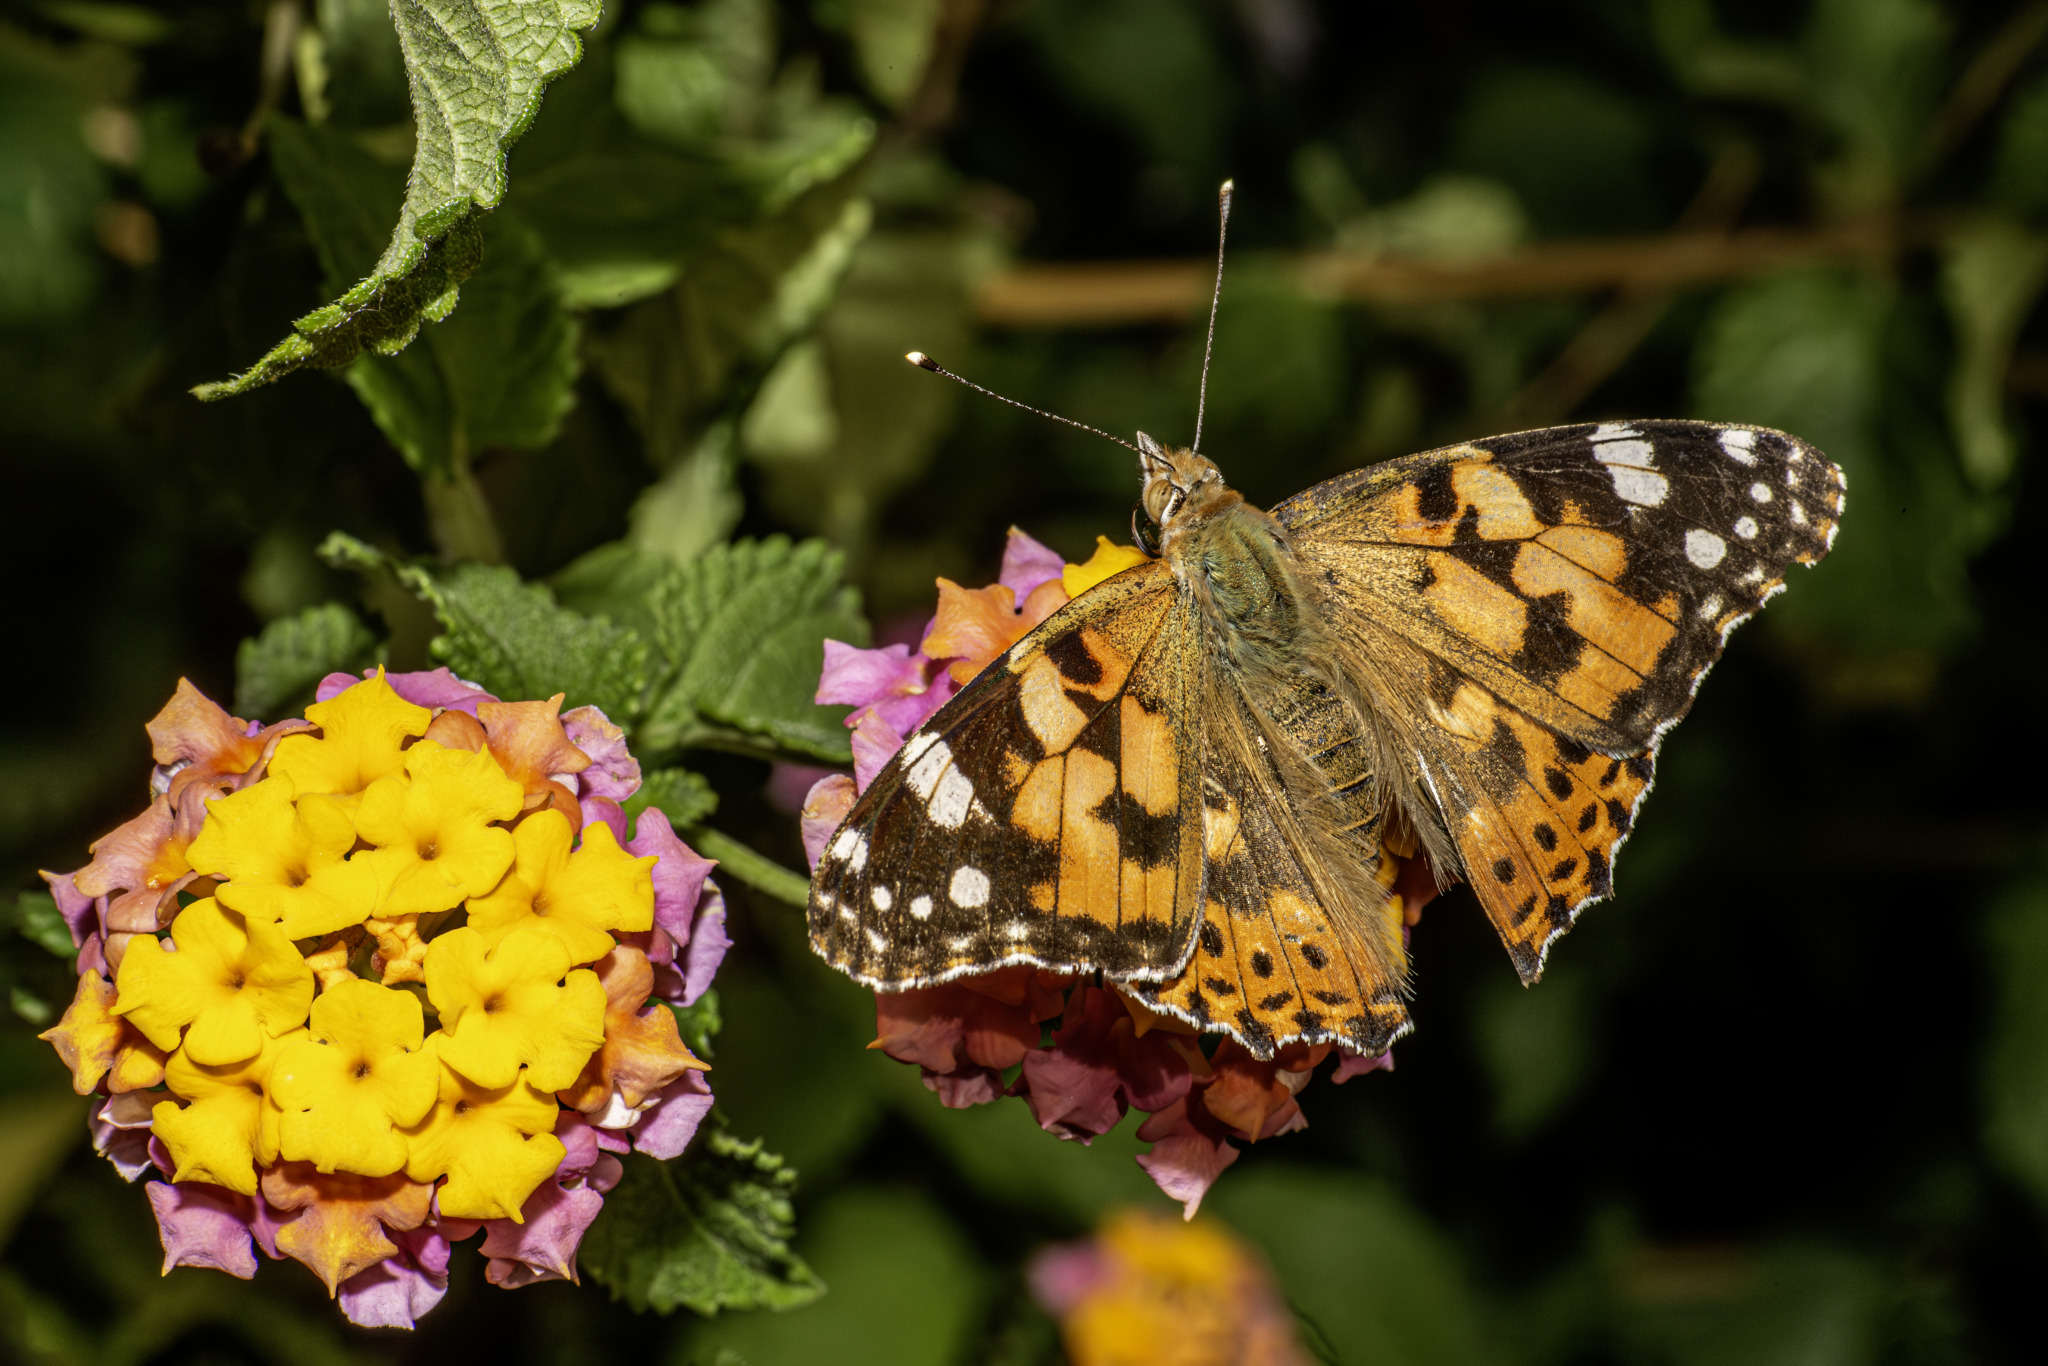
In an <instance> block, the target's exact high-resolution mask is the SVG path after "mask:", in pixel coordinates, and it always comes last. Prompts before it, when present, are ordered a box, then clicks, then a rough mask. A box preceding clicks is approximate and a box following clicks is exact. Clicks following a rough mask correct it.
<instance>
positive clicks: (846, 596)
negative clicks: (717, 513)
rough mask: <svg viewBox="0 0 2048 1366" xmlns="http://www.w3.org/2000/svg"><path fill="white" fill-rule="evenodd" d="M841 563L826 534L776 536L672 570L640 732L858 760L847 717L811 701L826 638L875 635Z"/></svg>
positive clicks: (679, 744) (665, 746) (678, 744)
mask: <svg viewBox="0 0 2048 1366" xmlns="http://www.w3.org/2000/svg"><path fill="white" fill-rule="evenodd" d="M843 569H844V560H843V558H842V556H841V555H840V553H839V552H838V551H836V550H834V549H832V548H831V547H830V546H829V545H827V544H826V543H825V542H823V541H817V540H812V541H805V542H803V543H801V544H795V545H793V544H791V543H790V541H789V540H788V539H787V538H786V537H781V536H771V537H769V538H768V539H767V540H765V541H737V542H734V543H733V544H731V545H722V546H717V547H714V548H713V549H712V550H710V551H709V552H707V553H706V554H705V555H704V556H703V557H702V558H701V559H699V560H697V561H695V562H694V563H692V564H689V565H685V566H683V567H681V568H678V569H676V570H674V571H673V572H672V573H670V575H669V576H668V578H667V579H666V580H665V581H664V582H663V583H662V584H661V585H660V587H659V588H657V589H656V590H655V598H654V617H655V640H656V644H657V647H658V648H659V650H660V651H661V664H660V667H659V671H658V673H657V676H656V679H655V685H654V698H655V700H654V702H653V704H652V705H651V706H650V708H649V710H648V715H647V719H646V721H645V722H644V723H643V726H642V732H641V733H642V735H643V737H644V738H645V740H646V742H647V743H648V745H649V746H650V748H651V749H652V750H654V751H656V752H659V751H662V750H670V749H680V748H683V747H685V746H688V745H701V744H724V745H733V744H735V743H738V744H739V745H740V746H741V747H746V748H759V747H761V746H763V745H765V746H766V747H767V748H769V749H771V750H777V751H784V752H787V753H791V754H797V755H803V756H806V757H809V758H815V759H823V760H826V761H828V762H833V763H842V764H843V763H848V762H850V761H851V757H852V752H851V749H850V747H849V745H848V743H847V738H846V727H845V726H844V724H842V718H843V717H844V715H845V713H844V712H843V711H841V710H840V709H838V708H836V707H821V706H819V705H818V704H817V703H815V702H813V701H812V700H811V699H812V698H813V697H814V696H815V695H816V693H817V690H818V676H819V673H820V672H821V671H822V669H823V668H824V660H825V640H826V638H827V637H830V638H832V639H834V640H843V641H846V642H847V643H848V644H852V645H865V644H867V641H868V625H867V620H866V618H864V617H863V616H862V615H861V611H860V594H859V593H858V591H857V590H855V589H853V588H850V587H847V586H845V584H843V583H842V582H841V578H842V572H843ZM750 742H751V743H750Z"/></svg>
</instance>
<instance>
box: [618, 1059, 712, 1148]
mask: <svg viewBox="0 0 2048 1366" xmlns="http://www.w3.org/2000/svg"><path fill="white" fill-rule="evenodd" d="M710 1113H711V1087H710V1085H709V1083H707V1082H706V1081H705V1080H704V1074H703V1073H702V1072H698V1071H695V1070H692V1071H689V1072H685V1073H683V1075H682V1076H680V1077H678V1078H676V1079H675V1080H674V1081H672V1082H670V1083H669V1084H668V1085H667V1086H666V1087H665V1088H663V1090H662V1093H661V1098H660V1099H659V1100H657V1101H655V1102H654V1104H652V1105H650V1106H648V1107H647V1109H646V1110H645V1111H644V1112H642V1114H641V1116H640V1122H639V1123H638V1124H635V1125H634V1126H633V1131H632V1132H633V1146H634V1147H635V1148H638V1149H639V1150H640V1151H641V1152H643V1153H646V1154H647V1155H648V1156H649V1157H658V1158H660V1159H661V1160H662V1161H664V1162H666V1161H667V1160H668V1159H669V1158H672V1157H680V1156H682V1152H683V1149H685V1148H687V1147H689V1146H690V1140H691V1139H693V1138H695V1137H696V1136H697V1126H698V1125H700V1124H702V1123H703V1122H704V1116H706V1115H708V1114H710Z"/></svg>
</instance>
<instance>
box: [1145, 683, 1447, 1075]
mask: <svg viewBox="0 0 2048 1366" xmlns="http://www.w3.org/2000/svg"><path fill="white" fill-rule="evenodd" d="M1237 705H1241V704H1239V703H1238V702H1236V701H1235V700H1234V699H1228V698H1224V699H1219V700H1216V701H1214V702H1212V704H1211V706H1210V708H1209V715H1208V717H1207V723H1208V743H1207V745H1206V751H1207V755H1208V759H1207V763H1206V766H1205V773H1204V779H1203V788H1202V800H1203V833H1204V838H1203V858H1204V861H1205V863H1206V865H1207V871H1206V876H1205V878H1204V887H1205V897H1204V906H1203V917H1202V924H1201V926H1200V929H1199V931H1198V934H1197V942H1196V949H1195V954H1194V956H1193V957H1192V958H1191V959H1189V960H1188V964H1187V967H1186V968H1185V969H1184V970H1183V971H1182V972H1181V973H1180V974H1179V975H1178V976H1176V977H1174V978H1173V979H1171V980H1169V981H1166V982H1162V983H1156V984H1154V983H1142V984H1136V985H1135V986H1134V988H1133V990H1134V994H1135V995H1137V996H1138V997H1139V999H1140V1000H1142V1001H1144V1002H1145V1003H1146V1004H1148V1005H1150V1006H1151V1007H1152V1008H1154V1009H1156V1010H1162V1011H1165V1012H1167V1013H1169V1014H1172V1015H1176V1016H1179V1017H1180V1018H1182V1019H1185V1020H1188V1021H1190V1022H1192V1023H1194V1024H1197V1025H1200V1026H1202V1027H1204V1028H1207V1029H1219V1030H1222V1031H1224V1032H1227V1033H1229V1034H1231V1035H1232V1036H1233V1037H1235V1038H1236V1039H1237V1040H1238V1042H1240V1043H1242V1044H1244V1046H1245V1047H1246V1048H1247V1049H1249V1050H1250V1051H1251V1052H1252V1053H1253V1054H1254V1055H1255V1056H1257V1057H1261V1058H1265V1057H1271V1056H1272V1055H1273V1051H1274V1049H1275V1048H1276V1047H1277V1046H1278V1045H1280V1044H1284V1043H1287V1042H1290V1041H1292V1040H1295V1039H1301V1040H1305V1041H1307V1042H1310V1043H1320V1042H1324V1041H1326V1040H1333V1039H1334V1040H1339V1041H1342V1042H1343V1043H1345V1044H1348V1045H1349V1046H1351V1047H1352V1048H1355V1049H1358V1050H1359V1051H1361V1052H1364V1053H1367V1054H1377V1053H1381V1052H1384V1051H1385V1050H1386V1048H1387V1046H1388V1045H1389V1044H1391V1043H1392V1042H1393V1041H1394V1039H1395V1038H1397V1037H1399V1036H1400V1035H1401V1034H1403V1033H1406V1032H1407V1029H1408V1011H1407V1007H1406V1005H1405V1004H1404V1003H1403V1001H1402V999H1401V986H1402V977H1403V974H1404V971H1405V954H1404V952H1403V949H1402V945H1401V940H1400V928H1399V925H1398V924H1397V923H1395V922H1393V921H1392V920H1390V919H1389V918H1388V915H1387V912H1388V905H1387V901H1386V896H1385V893H1384V890H1383V889H1381V888H1380V887H1378V886H1377V885H1372V886H1363V887H1345V886H1343V885H1341V884H1335V885H1333V883H1332V881H1331V880H1330V878H1329V876H1328V874H1329V869H1330V863H1331V860H1329V859H1327V858H1319V857H1318V855H1317V852H1316V851H1315V849H1314V847H1313V833H1312V832H1310V831H1306V830H1304V829H1303V828H1302V825H1301V822H1300V821H1299V820H1298V819H1296V818H1295V812H1296V809H1297V807H1301V806H1307V805H1310V804H1311V803H1313V801H1314V800H1315V796H1314V794H1305V793H1299V792H1297V793H1292V794H1290V793H1289V792H1288V791H1287V787H1286V779H1285V776H1284V775H1283V774H1282V773H1281V772H1280V771H1279V770H1278V769H1277V768H1276V767H1275V766H1274V765H1272V764H1271V763H1269V762H1266V761H1264V760H1262V758H1261V754H1260V752H1259V750H1258V749H1257V747H1256V746H1247V745H1246V744H1245V743H1243V740H1242V735H1243V730H1242V729H1234V728H1232V727H1231V726H1229V725H1228V724H1226V722H1227V714H1226V709H1227V708H1229V707H1232V706H1237ZM1368 936H1371V938H1368ZM1375 941H1376V942H1375Z"/></svg>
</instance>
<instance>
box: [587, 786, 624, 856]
mask: <svg viewBox="0 0 2048 1366" xmlns="http://www.w3.org/2000/svg"><path fill="white" fill-rule="evenodd" d="M576 807H577V809H578V810H579V811H581V812H582V813H583V828H584V829H585V830H588V829H589V828H590V827H591V826H593V825H609V826H610V827H611V828H612V839H613V840H615V841H616V842H617V843H619V844H621V845H623V844H625V842H626V808H624V807H623V806H620V805H619V804H618V803H617V802H616V801H613V800H612V799H611V798H610V797H582V798H579V799H578V800H577V803H576Z"/></svg>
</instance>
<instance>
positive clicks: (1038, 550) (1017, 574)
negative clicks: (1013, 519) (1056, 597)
mask: <svg viewBox="0 0 2048 1366" xmlns="http://www.w3.org/2000/svg"><path fill="white" fill-rule="evenodd" d="M1065 571H1066V565H1065V564H1064V563H1063V562H1062V561H1061V560H1060V557H1059V555H1058V554H1057V553H1056V552H1055V551H1053V550H1050V549H1048V548H1047V547H1045V546H1043V545H1040V544H1039V543H1038V542H1037V541H1035V540H1033V539H1032V538H1031V537H1029V536H1026V535H1025V534H1024V533H1023V532H1021V531H1019V530H1018V529H1017V528H1016V527H1011V528H1010V539H1009V540H1008V541H1007V542H1005V543H1004V545H1003V568H1002V572H1001V573H999V574H998V575H997V576H996V582H997V583H1000V584H1001V585H1002V586H1003V587H1005V588H1007V589H1009V590H1010V591H1011V592H1012V593H1014V594H1016V596H1017V601H1019V602H1022V601H1024V599H1026V598H1028V597H1030V596H1031V590H1032V589H1034V588H1036V587H1038V585H1040V584H1041V583H1044V582H1045V581H1046V580H1047V579H1056V578H1059V577H1060V575H1061V574H1062V573H1064V572H1065Z"/></svg>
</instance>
